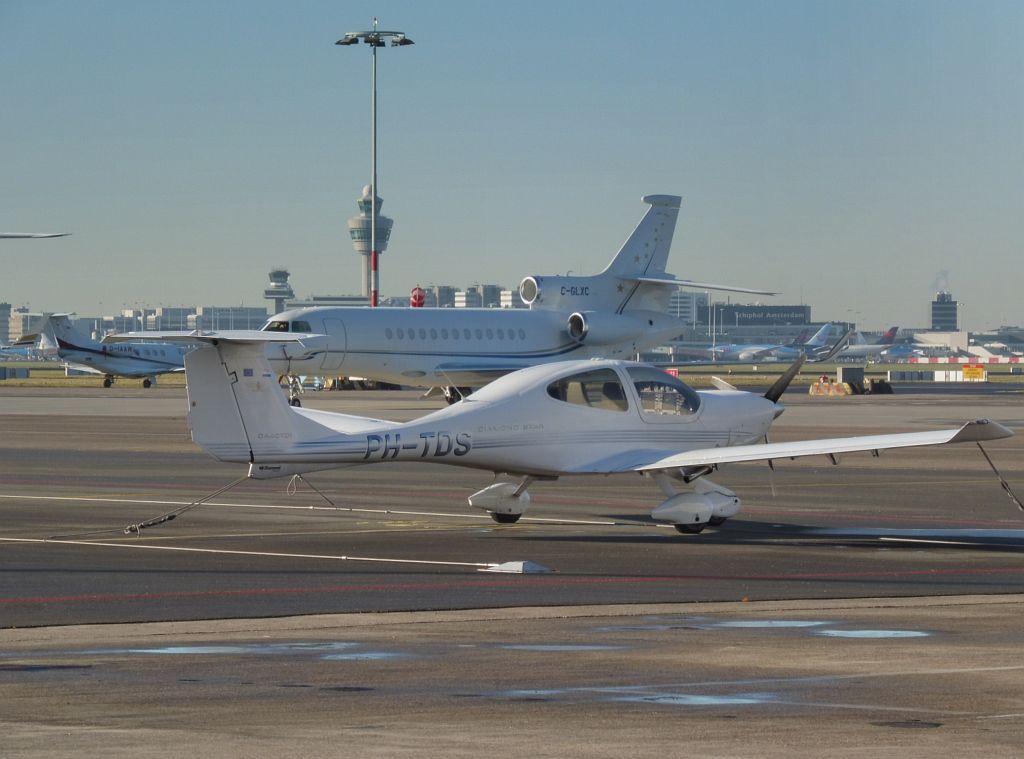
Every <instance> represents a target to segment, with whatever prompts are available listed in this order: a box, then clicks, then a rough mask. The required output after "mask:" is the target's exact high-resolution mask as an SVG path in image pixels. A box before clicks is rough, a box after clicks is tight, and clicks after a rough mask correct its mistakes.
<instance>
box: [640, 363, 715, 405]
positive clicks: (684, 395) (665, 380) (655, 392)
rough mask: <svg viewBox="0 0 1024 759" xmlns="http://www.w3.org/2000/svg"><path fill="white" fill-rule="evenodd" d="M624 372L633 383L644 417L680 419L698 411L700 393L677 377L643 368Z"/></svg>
mask: <svg viewBox="0 0 1024 759" xmlns="http://www.w3.org/2000/svg"><path fill="white" fill-rule="evenodd" d="M626 371H627V372H628V373H629V377H630V379H632V380H633V386H634V387H635V388H636V394H637V395H638V396H639V397H640V408H641V410H642V411H643V412H644V413H645V414H655V415H658V416H683V415H687V414H694V413H696V412H697V409H699V408H700V394H699V393H698V392H697V391H696V390H694V389H693V388H692V387H690V386H689V385H687V384H686V383H685V382H683V381H682V380H680V379H679V378H678V377H673V376H672V375H671V374H668V373H666V372H663V371H661V370H660V369H655V368H653V367H647V366H638V367H630V368H628V369H627V370H626Z"/></svg>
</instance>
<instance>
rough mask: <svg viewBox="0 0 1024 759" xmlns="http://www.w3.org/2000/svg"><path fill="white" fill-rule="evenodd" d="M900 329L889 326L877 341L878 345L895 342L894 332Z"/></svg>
mask: <svg viewBox="0 0 1024 759" xmlns="http://www.w3.org/2000/svg"><path fill="white" fill-rule="evenodd" d="M899 331H900V328H899V327H889V329H887V330H886V331H885V334H884V335H882V339H881V340H879V341H878V344H879V345H892V344H893V343H895V342H896V334H897V333H898V332H899Z"/></svg>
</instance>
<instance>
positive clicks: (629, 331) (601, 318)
mask: <svg viewBox="0 0 1024 759" xmlns="http://www.w3.org/2000/svg"><path fill="white" fill-rule="evenodd" d="M652 326H654V325H653V323H652V322H651V320H648V319H641V318H637V317H635V316H629V315H626V314H612V313H606V312H602V311H577V312H576V313H574V314H572V315H570V316H569V321H568V323H567V324H566V331H567V332H568V333H569V337H571V338H572V339H573V340H575V341H576V342H578V343H582V342H583V341H584V340H585V341H586V342H587V343H588V344H590V345H606V344H608V343H621V342H623V341H626V340H634V339H637V338H639V337H640V336H641V335H643V334H644V333H645V331H646V330H649V329H650V328H651V327H652Z"/></svg>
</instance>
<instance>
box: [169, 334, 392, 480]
mask: <svg viewBox="0 0 1024 759" xmlns="http://www.w3.org/2000/svg"><path fill="white" fill-rule="evenodd" d="M196 339H198V340H200V341H202V342H207V343H210V344H209V345H207V346H204V347H202V348H198V349H196V350H193V351H191V352H189V353H187V354H186V355H185V378H186V382H187V386H188V400H189V426H190V427H191V430H192V440H193V441H194V442H195V443H196V445H198V446H200V447H201V448H202V449H203V450H205V451H206V452H207V453H209V454H210V455H211V456H213V457H214V458H217V459H220V460H221V461H236V462H247V463H258V462H281V461H285V462H286V461H288V460H289V459H291V460H294V461H296V462H309V461H310V459H311V458H312V457H313V456H312V455H311V451H312V452H313V453H315V451H316V450H317V448H318V446H319V445H320V444H322V443H325V442H327V441H331V442H332V443H344V442H345V441H344V438H345V437H346V436H347V435H352V434H355V433H359V432H363V431H365V430H369V429H373V430H380V429H385V428H388V427H391V426H394V425H395V424H396V423H395V422H387V421H381V420H378V419H368V418H366V417H360V416H348V415H346V414H333V413H328V412H322V411H311V410H307V409H294V408H292V407H291V406H290V405H289V404H288V400H287V397H286V394H285V391H284V389H283V388H281V386H280V385H278V382H277V377H276V375H275V374H274V373H273V371H271V369H270V364H269V363H268V362H267V358H266V343H267V342H269V341H268V340H260V341H256V340H230V339H227V338H217V337H207V336H203V337H197V338H196ZM361 440H363V439H362V438H361ZM363 442H365V441H364V440H363ZM334 449H335V450H338V449H339V446H334ZM329 466H333V464H331V465H327V467H325V466H323V465H321V466H317V465H316V464H315V463H314V464H312V465H311V464H309V463H305V464H303V465H301V466H300V467H298V468H296V469H295V470H294V471H313V470H316V469H322V468H329ZM283 473H286V472H283V471H277V472H276V475H280V474H283ZM251 476H256V475H251Z"/></svg>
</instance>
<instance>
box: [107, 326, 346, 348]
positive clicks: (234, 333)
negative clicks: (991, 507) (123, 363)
mask: <svg viewBox="0 0 1024 759" xmlns="http://www.w3.org/2000/svg"><path fill="white" fill-rule="evenodd" d="M326 337H327V336H326V335H318V334H313V333H308V332H268V331H266V330H262V329H226V330H220V331H217V330H199V329H195V330H191V331H189V330H163V331H160V330H148V331H145V332H119V333H117V334H115V335H107V336H106V337H104V338H103V342H105V343H126V342H135V341H138V340H152V341H157V342H164V343H215V342H219V341H224V342H232V343H302V344H304V345H307V344H309V343H314V342H316V341H317V340H318V339H319V340H325V339H326Z"/></svg>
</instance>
